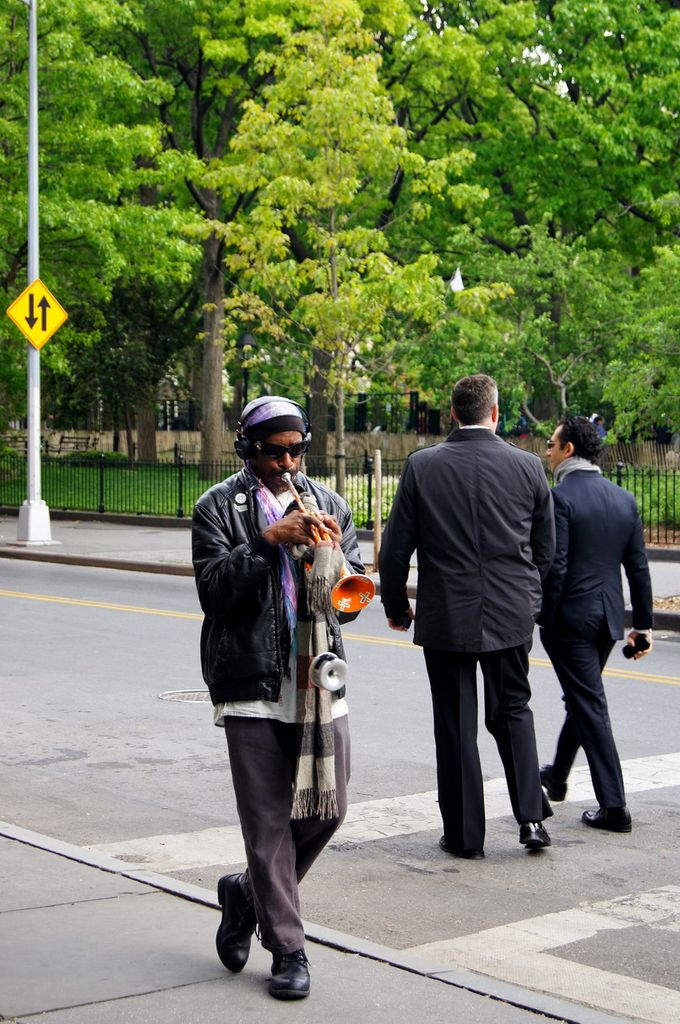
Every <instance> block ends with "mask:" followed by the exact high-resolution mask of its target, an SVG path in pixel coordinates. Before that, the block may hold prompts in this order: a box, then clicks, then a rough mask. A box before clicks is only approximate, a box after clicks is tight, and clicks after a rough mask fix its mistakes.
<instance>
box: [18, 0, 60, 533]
mask: <svg viewBox="0 0 680 1024" xmlns="http://www.w3.org/2000/svg"><path fill="white" fill-rule="evenodd" d="M23 2H24V3H25V4H26V7H27V8H28V283H29V284H31V282H33V281H35V280H36V278H38V277H39V276H40V248H39V246H40V237H39V208H38V0H23ZM26 453H27V469H28V473H27V476H28V497H27V500H26V501H25V502H24V503H23V505H22V506H21V508H20V509H19V526H18V529H17V541H19V542H21V543H24V544H51V543H52V532H51V528H50V510H49V508H48V507H47V505H46V504H45V502H44V501H43V500H42V498H41V496H40V482H41V481H40V351H39V350H38V349H36V348H34V346H33V345H28V432H27V437H26Z"/></svg>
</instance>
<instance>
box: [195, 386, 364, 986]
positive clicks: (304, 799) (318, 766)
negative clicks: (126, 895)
mask: <svg viewBox="0 0 680 1024" xmlns="http://www.w3.org/2000/svg"><path fill="white" fill-rule="evenodd" d="M310 440H311V434H310V425H309V421H308V419H307V415H306V413H305V411H304V409H302V408H301V407H300V406H299V405H297V404H296V403H295V402H292V401H289V400H288V399H285V398H280V397H277V396H265V397H263V398H258V399H256V400H255V401H253V402H250V403H249V404H248V405H247V406H246V407H245V409H244V410H243V412H242V414H241V419H240V422H239V424H238V427H237V437H236V441H235V444H234V446H235V449H236V452H237V454H238V455H239V457H240V458H241V459H243V460H244V466H243V468H242V469H241V471H240V472H239V473H236V474H235V475H234V476H231V477H229V478H228V479H227V480H224V481H222V483H219V484H216V485H215V486H214V487H211V488H210V490H208V491H206V493H205V494H204V495H203V496H202V497H201V498H200V499H199V501H198V503H197V504H196V508H195V511H194V517H193V533H192V540H193V562H194V571H195V575H196V586H197V589H198V595H199V600H200V602H201V607H202V609H203V612H204V615H205V618H204V622H203V628H202V632H201V663H202V669H203V677H204V679H205V681H206V683H207V685H208V688H209V690H210V696H211V699H212V702H213V705H214V713H215V724H217V725H220V726H222V725H223V726H224V729H225V731H226V736H227V746H228V751H229V761H230V765H231V773H232V780H233V785H234V793H235V796H236V805H237V809H238V814H239V819H240V822H241V830H242V832H243V839H244V843H245V848H246V857H247V865H248V866H247V870H246V871H245V872H243V873H242V874H231V875H225V876H224V877H222V878H221V879H220V880H219V883H218V898H219V902H220V906H221V907H222V921H221V924H220V926H219V929H218V932H217V939H216V942H217V951H218V954H219V957H220V959H221V961H222V963H223V964H224V965H225V966H226V967H227V968H228V969H229V970H231V971H234V972H238V971H241V970H242V969H243V967H244V966H245V964H246V961H247V959H248V955H249V952H250V942H251V937H252V934H253V932H254V931H255V926H256V924H257V925H259V935H260V938H261V941H262V944H263V946H264V947H265V949H268V950H269V951H270V952H271V953H272V956H273V963H272V974H271V978H270V981H269V991H270V993H271V995H272V996H274V997H275V998H277V999H299V998H303V997H304V996H306V995H308V993H309V968H308V961H307V958H306V955H305V952H304V930H303V925H302V919H301V916H300V903H299V897H298V883H299V882H300V881H301V879H302V878H303V877H304V875H305V874H306V873H307V871H308V870H309V868H310V867H311V866H312V864H313V863H314V861H315V860H316V858H317V857H318V856H319V854H320V853H321V851H322V850H323V848H324V846H325V845H326V844H327V843H328V841H329V840H330V838H331V836H332V835H333V833H334V832H335V831H336V829H337V828H338V827H339V825H340V824H341V823H342V820H343V818H344V816H345V813H346V809H347V781H348V779H349V766H350V743H349V730H348V720H347V703H346V701H345V691H344V687H342V688H340V689H338V690H336V691H335V692H328V691H322V690H315V689H314V688H311V684H310V682H309V664H310V660H311V658H312V657H313V656H314V655H315V654H319V653H321V652H320V650H319V647H320V646H323V647H324V649H325V650H326V651H329V652H331V653H332V654H335V655H337V656H338V657H343V650H342V639H341V635H340V629H339V620H338V616H337V615H336V612H335V610H334V609H333V607H332V605H331V599H330V588H331V586H332V585H333V584H334V583H335V582H336V580H337V579H338V578H339V577H340V576H341V575H345V574H346V573H347V572H348V569H347V566H349V569H350V571H352V572H354V573H359V574H363V573H364V567H363V564H362V561H361V556H360V553H359V545H358V543H357V538H356V532H355V529H354V523H353V521H352V513H351V511H350V509H349V507H348V505H347V503H346V502H345V501H344V500H343V499H342V498H341V497H340V496H339V495H338V494H336V493H335V492H334V491H332V490H330V488H328V487H325V486H324V485H323V484H320V483H317V482H315V481H312V480H310V479H309V478H308V477H306V476H303V474H302V473H301V472H300V463H301V460H302V456H303V455H304V453H305V452H306V451H307V449H308V448H309V443H310ZM284 477H285V478H286V479H284ZM298 491H299V492H302V497H301V498H298V499H297V500H293V493H294V492H298ZM300 501H301V502H302V505H303V508H304V511H303V508H301V507H300ZM367 582H368V581H367ZM367 599H370V598H367ZM342 606H343V605H342V603H341V605H340V607H342ZM355 615H356V613H354V614H351V615H343V614H342V613H341V614H340V619H342V620H344V621H349V620H351V619H352V618H354V617H355Z"/></svg>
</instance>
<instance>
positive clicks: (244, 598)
mask: <svg viewBox="0 0 680 1024" xmlns="http://www.w3.org/2000/svg"><path fill="white" fill-rule="evenodd" d="M295 482H296V485H297V487H298V490H305V491H307V492H309V493H310V494H313V495H314V497H315V498H316V500H317V502H318V505H319V508H321V509H323V510H325V511H326V512H328V513H330V514H331V515H333V516H335V517H336V519H337V521H338V523H339V524H340V528H341V529H342V550H343V552H344V555H345V561H346V562H347V565H348V566H349V567H350V568H351V569H352V570H353V571H354V572H359V573H363V572H364V571H365V570H364V566H363V564H362V561H361V555H360V553H359V544H358V542H357V536H356V531H355V528H354V523H353V520H352V513H351V511H350V509H349V506H348V505H347V502H346V501H344V499H343V498H341V497H340V495H338V494H336V493H335V492H334V491H332V490H331V489H330V488H329V487H325V486H324V485H323V484H319V483H316V482H314V481H312V480H310V479H309V478H308V477H305V476H303V474H302V473H298V475H297V477H296V480H295ZM258 486H259V481H258V480H257V478H256V477H255V476H254V475H253V474H252V473H250V472H249V470H248V469H246V468H245V467H244V468H243V469H242V470H241V471H240V472H239V473H236V474H235V475H234V476H231V477H229V478H228V479H227V480H224V481H222V483H219V484H216V485H215V486H214V487H211V488H210V490H208V491H206V492H205V494H203V495H202V496H201V498H199V500H198V502H197V504H196V507H195V509H194V515H193V529H192V546H193V562H194V572H195V575H196V587H197V589H198V597H199V600H200V602H201V608H202V609H203V612H204V615H205V619H204V621H203V628H202V631H201V666H202V669H203V678H204V679H205V682H206V684H207V686H208V689H209V690H210V696H211V698H212V702H213V704H218V703H220V702H221V701H227V700H229V701H231V700H267V701H273V702H276V701H278V699H279V693H280V690H281V682H282V679H283V675H284V672H285V670H286V668H287V666H288V659H289V652H290V638H289V636H288V626H287V623H286V618H285V612H284V608H283V597H282V593H281V586H280V577H279V549H278V546H277V545H274V544H270V543H269V541H267V540H265V539H264V538H263V537H262V536H261V533H262V531H263V530H264V529H266V527H267V525H268V524H267V521H266V519H265V518H264V515H263V513H262V510H261V509H260V506H259V503H258V502H257V499H256V497H255V491H256V490H257V488H258ZM353 618H356V615H342V616H341V617H340V619H341V621H351V619H353ZM330 649H331V650H332V651H333V652H334V653H336V654H338V655H339V656H342V639H341V636H340V628H339V626H338V625H337V624H334V625H333V627H332V636H331V644H330Z"/></svg>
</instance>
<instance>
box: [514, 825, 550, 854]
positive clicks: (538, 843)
mask: <svg viewBox="0 0 680 1024" xmlns="http://www.w3.org/2000/svg"><path fill="white" fill-rule="evenodd" d="M519 841H520V843H522V844H523V845H524V846H526V848H527V850H542V849H543V847H544V846H550V845H551V844H550V836H549V835H548V833H547V832H546V830H545V828H544V827H543V825H542V824H541V822H540V821H525V822H523V823H522V824H521V825H520V827H519Z"/></svg>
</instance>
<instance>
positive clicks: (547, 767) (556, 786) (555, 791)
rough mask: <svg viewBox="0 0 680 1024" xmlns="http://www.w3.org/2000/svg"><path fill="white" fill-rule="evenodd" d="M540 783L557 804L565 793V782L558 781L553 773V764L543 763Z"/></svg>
mask: <svg viewBox="0 0 680 1024" xmlns="http://www.w3.org/2000/svg"><path fill="white" fill-rule="evenodd" d="M540 775H541V785H542V786H543V789H544V790H545V791H546V793H547V794H548V796H549V797H550V799H551V800H552V801H554V803H556V804H559V803H561V802H562V800H564V798H565V796H566V795H567V784H566V782H559V781H558V780H557V779H556V778H555V776H554V775H553V766H552V765H551V764H544V765H543V767H542V768H541V772H540Z"/></svg>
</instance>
